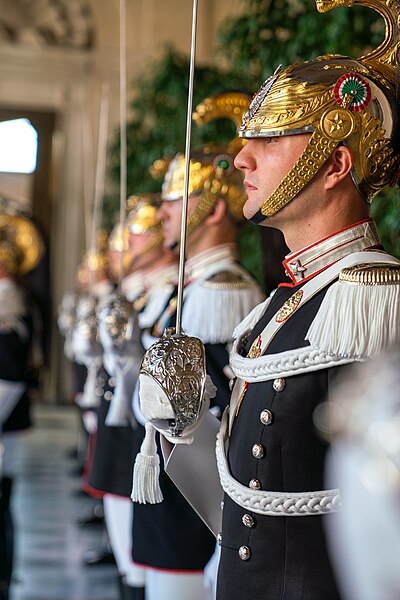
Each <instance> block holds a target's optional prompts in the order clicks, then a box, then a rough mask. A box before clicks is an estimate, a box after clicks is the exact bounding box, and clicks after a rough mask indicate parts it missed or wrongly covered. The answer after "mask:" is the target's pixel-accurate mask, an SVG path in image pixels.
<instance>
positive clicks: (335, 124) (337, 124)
mask: <svg viewBox="0 0 400 600" xmlns="http://www.w3.org/2000/svg"><path fill="white" fill-rule="evenodd" d="M351 102H352V97H351V96H347V97H346V101H345V102H344V103H343V104H342V106H340V107H339V106H335V104H334V102H332V108H330V109H328V110H326V111H325V112H324V114H323V115H322V117H321V119H320V122H319V124H318V126H317V128H316V129H315V131H314V133H313V134H312V136H311V138H310V140H309V142H308V144H307V146H306V148H305V150H304V152H303V153H302V155H301V156H300V158H299V159H298V160H297V162H296V163H295V165H294V167H293V168H292V169H291V170H290V171H289V173H288V174H287V175H286V176H285V177H284V178H283V180H282V181H281V183H280V184H279V186H278V187H277V188H276V190H275V191H274V192H273V193H272V194H271V195H270V196H269V198H267V200H265V202H264V204H263V205H262V207H261V209H260V210H258V211H257V212H256V214H255V215H254V216H253V217H252V218H251V219H250V220H251V221H252V222H253V223H256V224H260V223H262V222H263V221H265V219H266V218H268V217H272V216H273V215H274V214H275V213H277V212H278V211H279V210H281V209H282V208H283V207H284V206H286V205H287V204H289V202H290V201H291V200H293V198H295V197H296V196H297V194H299V193H300V192H301V190H302V189H303V188H304V187H305V186H306V185H307V184H308V183H309V182H310V181H311V180H312V179H313V177H315V175H316V174H317V173H318V171H319V170H320V169H321V168H322V167H323V166H324V164H325V163H326V162H327V160H328V159H329V157H330V156H331V155H332V152H333V151H334V150H335V148H336V147H337V145H338V144H340V143H341V142H343V141H344V140H345V139H347V138H348V137H349V136H350V135H351V134H352V133H353V132H354V130H355V129H356V126H357V118H359V115H358V114H354V113H352V112H351V111H350V110H348V107H349V106H350V105H351Z"/></svg>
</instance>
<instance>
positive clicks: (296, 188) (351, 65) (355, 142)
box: [239, 0, 400, 223]
mask: <svg viewBox="0 0 400 600" xmlns="http://www.w3.org/2000/svg"><path fill="white" fill-rule="evenodd" d="M316 2H317V8H318V10H319V11H320V12H324V11H327V10H330V9H332V8H335V7H336V6H352V5H353V4H360V5H364V6H369V7H370V8H374V9H375V10H377V11H378V12H379V13H380V14H381V15H382V16H383V17H384V19H385V22H386V37H385V39H384V41H383V43H382V44H381V45H380V46H379V47H378V48H377V49H375V50H374V51H372V52H370V53H369V54H366V55H365V56H362V57H361V58H359V59H357V60H353V59H351V58H348V57H345V56H341V55H339V54H329V55H325V56H320V57H318V58H316V59H314V60H311V61H309V62H305V63H303V64H300V65H291V66H289V67H287V68H285V69H284V70H282V71H280V68H278V69H277V70H276V71H275V73H274V74H273V75H272V76H271V77H269V78H268V79H267V80H266V81H265V82H264V83H263V85H262V86H261V88H260V89H259V91H258V92H257V94H256V95H255V96H254V98H253V100H252V102H251V104H250V108H249V110H248V112H247V113H246V115H245V116H244V119H243V123H242V125H241V127H240V128H239V136H240V137H241V138H245V139H246V138H247V139H249V138H262V137H274V136H281V135H295V134H298V133H305V132H309V133H311V134H312V135H311V137H310V140H309V142H308V145H307V147H306V148H305V150H304V152H303V154H302V155H301V156H300V158H299V160H298V161H297V162H296V164H295V165H294V167H293V168H292V169H291V171H290V172H289V173H288V175H286V177H284V179H283V180H282V182H281V183H280V185H279V186H278V187H277V188H276V190H275V191H274V192H273V193H272V194H271V195H270V196H269V198H267V199H266V200H265V202H264V204H263V206H262V207H261V210H260V211H258V213H257V214H256V215H255V216H254V217H253V219H252V220H254V221H255V222H258V223H260V222H262V221H264V220H265V218H267V217H270V216H272V215H274V214H275V213H276V212H277V211H279V210H280V209H281V208H283V207H284V206H285V205H286V204H288V202H290V201H291V200H292V199H293V198H294V197H295V196H296V195H297V194H298V193H299V192H300V191H301V190H302V189H303V187H304V186H305V185H307V183H308V182H309V181H311V179H312V178H313V177H314V176H315V175H316V173H317V172H318V171H319V169H321V167H322V166H323V165H324V164H325V163H326V161H327V160H328V159H329V157H330V156H331V154H332V152H333V150H334V149H335V148H336V147H337V146H338V145H339V144H342V143H343V144H345V145H347V146H348V147H349V149H350V150H351V152H352V155H353V158H354V166H353V169H352V178H353V181H354V183H355V185H356V187H357V188H358V190H359V192H360V193H361V195H362V196H363V197H364V198H365V200H367V201H368V202H372V199H373V197H374V196H375V195H376V194H377V193H378V192H379V191H380V190H381V189H382V188H383V187H384V186H386V185H387V184H388V185H394V184H396V183H397V181H398V179H399V176H400V129H399V117H398V110H399V92H398V89H397V88H396V82H397V87H398V78H399V56H398V52H399V50H398V44H396V43H395V37H396V36H398V35H399V24H400V11H399V5H398V3H397V2H386V0H316Z"/></svg>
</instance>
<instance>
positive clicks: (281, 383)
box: [272, 377, 286, 392]
mask: <svg viewBox="0 0 400 600" xmlns="http://www.w3.org/2000/svg"><path fill="white" fill-rule="evenodd" d="M272 387H273V388H274V390H275V391H276V392H283V390H284V389H285V387H286V381H285V379H284V378H283V377H278V379H274V382H273V384H272Z"/></svg>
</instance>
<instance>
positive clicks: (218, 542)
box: [217, 533, 222, 546]
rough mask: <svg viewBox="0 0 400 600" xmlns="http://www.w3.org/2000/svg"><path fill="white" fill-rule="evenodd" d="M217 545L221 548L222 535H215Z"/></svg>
mask: <svg viewBox="0 0 400 600" xmlns="http://www.w3.org/2000/svg"><path fill="white" fill-rule="evenodd" d="M217 544H218V546H222V533H217Z"/></svg>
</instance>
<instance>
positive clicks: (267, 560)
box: [217, 286, 344, 600]
mask: <svg viewBox="0 0 400 600" xmlns="http://www.w3.org/2000/svg"><path fill="white" fill-rule="evenodd" d="M299 287H301V286H296V287H290V288H287V287H282V288H279V289H278V290H277V292H276V293H275V295H274V296H273V298H272V300H271V302H270V305H269V306H268V308H267V310H266V312H265V314H264V315H263V317H262V318H261V320H260V321H259V323H258V324H257V325H256V326H255V328H254V330H253V331H252V333H251V335H250V337H249V340H248V342H247V345H246V351H245V354H247V351H248V350H249V348H250V345H251V343H252V342H253V341H254V340H255V339H256V338H257V336H258V335H259V334H260V333H261V332H262V330H263V329H264V327H265V326H266V324H267V323H268V322H269V321H270V319H271V318H272V317H273V316H274V315H275V313H276V312H277V310H279V308H280V307H281V306H282V305H283V303H284V302H285V301H286V300H287V299H288V298H289V297H290V296H291V295H292V294H293V293H294V292H295V291H296V290H297V289H299ZM326 290H327V288H325V289H324V290H322V291H321V292H319V293H318V294H317V295H316V296H314V298H312V299H311V300H310V301H309V302H307V303H306V304H305V305H304V306H303V307H300V308H299V309H298V310H297V311H296V312H295V313H294V314H293V315H292V316H291V317H290V319H289V320H288V322H287V323H286V324H285V325H284V326H283V327H282V328H281V329H280V331H279V332H278V333H277V335H276V336H275V338H274V339H273V340H272V342H271V344H270V346H269V347H268V348H267V350H266V354H274V353H277V352H283V351H286V350H290V349H295V348H299V347H303V346H307V345H308V342H306V341H305V339H304V338H305V336H306V333H307V331H308V329H309V326H310V324H311V322H312V320H313V319H314V317H315V315H316V313H317V311H318V308H319V306H320V304H321V302H322V300H323V297H324V295H325V293H326ZM343 368H344V367H338V368H334V369H332V368H331V369H323V370H320V371H315V372H310V373H306V374H301V375H297V376H293V377H288V378H286V379H280V380H278V381H276V383H275V385H274V381H267V382H260V383H252V384H250V386H249V388H248V390H247V393H246V395H245V398H244V400H243V403H242V405H241V408H240V410H239V414H238V417H237V418H236V419H235V421H234V424H233V429H232V433H231V437H230V445H229V453H228V461H229V465H230V469H231V474H232V476H233V477H234V478H235V479H236V480H237V481H239V482H240V483H241V484H243V485H245V486H249V482H250V480H252V479H257V480H259V482H260V485H261V489H262V490H268V491H284V492H307V491H315V490H323V489H325V488H324V460H325V454H326V451H327V444H326V443H325V442H324V441H323V440H322V439H321V438H320V436H319V435H318V433H317V431H316V430H315V428H314V425H313V412H314V409H315V408H316V406H318V405H319V404H320V403H321V402H322V401H324V399H325V397H326V396H327V394H328V392H329V389H330V385H331V383H332V380H333V378H334V377H335V376H336V374H337V372H338V371H339V370H340V369H343ZM265 409H268V410H269V411H271V413H272V421H271V423H270V424H268V425H264V424H263V423H262V422H261V420H260V414H261V412H262V411H263V410H265ZM255 444H260V445H261V446H262V448H263V456H262V457H261V458H256V457H255V456H254V455H253V452H252V449H253V446H254V445H255ZM244 515H249V517H251V518H249V517H245V518H244V519H243V517H244ZM329 518H330V516H329V515H326V516H290V517H285V516H263V515H259V514H256V513H251V512H250V513H249V512H248V511H246V510H245V509H243V508H242V507H241V506H239V505H238V504H236V503H235V502H233V500H231V499H230V498H229V497H228V496H227V495H226V494H225V499H224V509H223V524H222V554H221V562H220V568H219V574H218V592H217V598H218V600H232V599H233V598H234V599H235V600H250V599H251V600H264V599H265V600H338V598H339V593H338V590H337V587H336V583H335V580H334V576H333V573H332V569H331V565H330V560H329V556H328V553H327V548H326V540H325V533H324V521H325V520H326V519H329ZM242 519H243V520H242ZM241 546H247V547H248V548H249V549H250V558H249V559H248V560H243V559H241V558H240V556H239V548H240V547H241Z"/></svg>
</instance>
